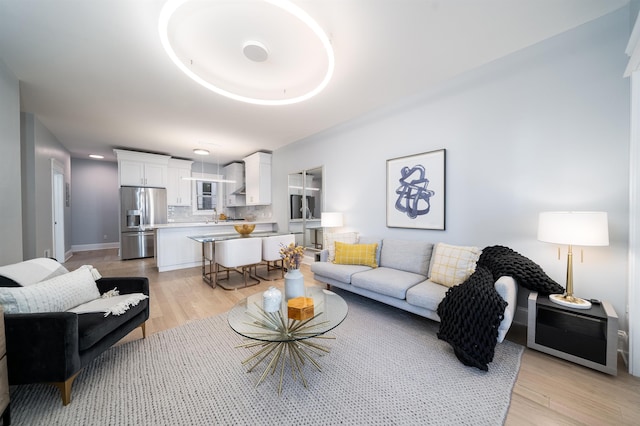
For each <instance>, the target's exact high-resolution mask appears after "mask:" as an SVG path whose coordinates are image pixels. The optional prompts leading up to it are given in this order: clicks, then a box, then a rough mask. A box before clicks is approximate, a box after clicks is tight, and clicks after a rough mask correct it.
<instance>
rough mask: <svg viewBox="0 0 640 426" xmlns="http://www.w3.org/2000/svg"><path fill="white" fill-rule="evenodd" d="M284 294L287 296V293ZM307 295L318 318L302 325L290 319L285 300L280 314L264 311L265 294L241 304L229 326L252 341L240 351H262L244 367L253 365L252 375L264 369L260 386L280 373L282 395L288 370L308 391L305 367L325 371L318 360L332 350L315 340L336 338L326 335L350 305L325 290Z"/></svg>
mask: <svg viewBox="0 0 640 426" xmlns="http://www.w3.org/2000/svg"><path fill="white" fill-rule="evenodd" d="M282 293H283V296H284V291H283V292H282ZM305 293H306V294H305V296H306V297H309V298H312V299H313V305H314V315H313V317H311V318H309V319H306V320H302V321H299V320H295V319H290V318H288V311H287V302H286V301H284V300H283V302H282V306H281V309H280V310H279V311H277V312H265V311H264V310H263V309H262V293H261V292H260V293H256V294H254V295H252V296H249V297H247V298H246V299H244V300H241V301H240V302H238V304H236V305H235V306H234V307H233V308H232V309H231V311H229V318H228V319H229V326H231V328H232V329H233V330H234V331H235V332H236V333H238V334H240V335H241V336H244V337H246V338H248V339H250V341H249V342H247V343H244V344H242V345H239V346H237V347H238V348H257V349H258V350H257V351H256V352H255V353H254V354H253V355H251V356H250V357H249V358H247V359H245V360H244V361H242V364H243V365H245V364H250V367H249V370H248V372H252V371H253V370H255V369H257V368H258V367H259V366H261V365H262V366H263V368H264V370H263V371H262V375H261V376H260V379H259V380H258V382H257V383H256V386H258V385H259V384H260V383H262V382H263V381H264V379H265V378H266V377H267V376H268V375H269V374H275V373H276V372H278V374H279V380H280V381H279V384H278V394H280V393H281V392H282V382H283V379H284V374H285V370H288V369H290V370H291V375H292V376H293V379H294V380H297V378H298V377H299V378H300V380H301V382H302V384H303V385H304V387H307V380H306V378H305V376H304V373H303V366H304V365H305V364H306V363H307V362H309V363H310V364H311V365H313V366H314V367H315V368H316V369H317V370H318V371H322V370H321V368H320V364H319V363H318V361H317V359H316V358H317V357H318V356H322V355H324V354H326V353H328V352H329V348H328V347H327V346H325V345H322V344H319V343H317V342H315V341H312V339H334V338H335V337H331V336H326V333H327V332H328V331H330V330H332V329H334V328H335V327H337V326H338V325H340V323H342V321H344V319H345V318H346V316H347V311H348V308H347V303H346V302H345V301H344V299H342V297H340V296H338V295H337V294H336V293H334V292H332V291H329V290H324V289H322V288H321V287H306V288H305ZM283 299H284V297H283ZM287 367H288V368H287ZM287 374H288V373H287Z"/></svg>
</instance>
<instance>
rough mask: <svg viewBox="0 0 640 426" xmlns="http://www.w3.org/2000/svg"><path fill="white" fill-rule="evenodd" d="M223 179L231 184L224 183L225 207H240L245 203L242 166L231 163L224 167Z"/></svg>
mask: <svg viewBox="0 0 640 426" xmlns="http://www.w3.org/2000/svg"><path fill="white" fill-rule="evenodd" d="M224 178H225V179H227V180H232V181H233V182H228V183H225V185H224V191H225V206H227V207H240V206H244V205H245V204H246V203H245V186H244V164H242V163H231V164H228V165H226V166H225V167H224Z"/></svg>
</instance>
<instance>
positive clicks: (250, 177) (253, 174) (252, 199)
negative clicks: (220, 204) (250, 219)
mask: <svg viewBox="0 0 640 426" xmlns="http://www.w3.org/2000/svg"><path fill="white" fill-rule="evenodd" d="M244 175H245V187H246V203H247V205H248V206H259V205H269V204H271V154H268V153H265V152H256V153H255V154H251V155H250V156H248V157H245V158H244Z"/></svg>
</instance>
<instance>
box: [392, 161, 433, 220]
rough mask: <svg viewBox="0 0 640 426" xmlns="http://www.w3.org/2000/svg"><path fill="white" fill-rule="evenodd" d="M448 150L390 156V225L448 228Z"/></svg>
mask: <svg viewBox="0 0 640 426" xmlns="http://www.w3.org/2000/svg"><path fill="white" fill-rule="evenodd" d="M444 180H445V150H444V149H442V150H438V151H431V152H425V153H422V154H417V155H412V156H407V157H400V158H394V159H391V160H387V226H389V227H400V228H419V229H438V230H444V229H445V228H444V227H445V221H444V217H445V216H444V214H445V212H444V207H445V204H444V195H445V193H444V192H445V186H444V184H445V182H444Z"/></svg>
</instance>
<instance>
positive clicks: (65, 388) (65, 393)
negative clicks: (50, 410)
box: [53, 370, 82, 405]
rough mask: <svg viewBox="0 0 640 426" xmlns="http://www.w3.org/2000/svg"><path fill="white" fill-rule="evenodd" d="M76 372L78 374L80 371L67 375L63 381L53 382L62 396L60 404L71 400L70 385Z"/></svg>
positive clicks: (76, 375) (65, 403)
mask: <svg viewBox="0 0 640 426" xmlns="http://www.w3.org/2000/svg"><path fill="white" fill-rule="evenodd" d="M81 371H82V370H81ZM78 374H80V371H78V372H77V373H76V374H74V375H73V376H71V377H69V378H68V379H67V380H65V381H64V382H55V383H53V384H54V385H55V386H56V387H57V388H58V389H60V393H61V396H62V405H69V403H70V402H71V386H72V385H73V381H74V380H75V379H76V377H78Z"/></svg>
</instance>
